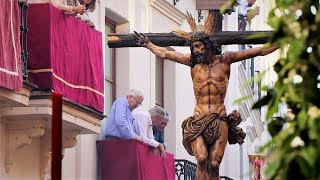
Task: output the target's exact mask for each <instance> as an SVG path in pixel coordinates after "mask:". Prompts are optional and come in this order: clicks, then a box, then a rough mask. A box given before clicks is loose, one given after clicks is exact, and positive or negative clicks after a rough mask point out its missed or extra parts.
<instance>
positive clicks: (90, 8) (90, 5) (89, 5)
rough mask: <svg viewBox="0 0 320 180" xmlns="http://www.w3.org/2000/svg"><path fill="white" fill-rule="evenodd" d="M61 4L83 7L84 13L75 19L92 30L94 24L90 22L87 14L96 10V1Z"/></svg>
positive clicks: (78, 0)
mask: <svg viewBox="0 0 320 180" xmlns="http://www.w3.org/2000/svg"><path fill="white" fill-rule="evenodd" d="M62 3H63V4H66V5H68V6H78V5H84V6H85V8H86V11H85V12H84V13H83V14H80V13H79V14H77V15H76V17H77V18H79V19H81V20H82V21H83V22H84V23H86V24H87V25H88V26H90V27H92V28H94V23H93V22H92V21H91V20H90V16H89V12H93V11H94V10H95V8H96V0H63V1H62Z"/></svg>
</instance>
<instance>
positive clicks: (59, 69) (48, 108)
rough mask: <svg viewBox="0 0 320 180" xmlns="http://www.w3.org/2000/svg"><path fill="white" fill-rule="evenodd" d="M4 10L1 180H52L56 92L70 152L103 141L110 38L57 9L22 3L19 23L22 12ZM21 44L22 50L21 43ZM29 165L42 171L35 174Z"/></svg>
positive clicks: (0, 59) (0, 90) (0, 55)
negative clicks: (85, 139) (83, 140)
mask: <svg viewBox="0 0 320 180" xmlns="http://www.w3.org/2000/svg"><path fill="white" fill-rule="evenodd" d="M4 3H5V4H4V5H3V6H2V8H0V15H1V17H5V18H3V19H4V21H0V25H1V28H0V31H1V33H3V34H4V35H3V36H1V35H0V40H2V42H5V44H2V45H1V48H0V49H1V51H0V70H1V71H0V78H1V81H0V102H1V105H0V144H2V145H1V147H0V179H10V178H13V179H15V178H16V179H19V178H21V177H24V178H26V179H34V178H35V177H38V176H39V177H41V179H45V178H44V177H46V176H48V174H49V172H50V163H49V162H50V158H51V157H50V156H51V131H52V129H51V123H52V122H51V116H52V100H51V94H52V92H53V91H56V92H60V93H62V94H63V112H62V120H63V149H66V148H71V147H74V146H75V145H76V144H77V140H76V137H77V136H78V135H80V134H99V133H100V120H101V119H103V118H104V115H103V113H102V112H103V104H104V101H103V99H104V94H103V93H104V89H103V58H102V34H101V32H98V31H96V30H94V29H92V28H90V27H88V26H87V25H85V24H84V23H82V22H81V21H80V20H78V19H76V18H74V17H71V16H69V15H67V14H65V13H63V12H61V11H59V10H58V9H56V8H54V7H53V6H51V5H49V4H29V5H27V4H26V3H19V4H20V5H21V9H20V13H21V16H20V17H19V9H18V4H17V5H16V6H15V5H13V6H10V4H8V3H10V1H5V2H4ZM26 8H27V9H28V10H27V11H26ZM8 11H9V12H11V13H4V14H2V13H1V12H8ZM8 14H13V17H11V19H10V17H8ZM26 19H28V21H27V20H26ZM19 21H20V27H19ZM6 24H9V25H10V26H6ZM19 28H20V31H21V36H20V37H19ZM8 37H10V38H8ZM11 37H13V38H11ZM19 38H20V40H21V41H20V42H19V41H16V40H15V39H19ZM27 45H28V46H27ZM6 47H9V48H6ZM12 47H14V48H12ZM21 49H22V50H21ZM26 70H27V71H26ZM26 73H28V74H26ZM23 79H24V80H23ZM26 147H27V148H26ZM28 149H29V150H28ZM30 149H32V150H30ZM17 154H19V155H20V158H18V157H17ZM21 156H23V158H21ZM22 160H26V161H30V162H31V161H32V162H34V163H35V165H34V167H33V168H31V169H30V168H29V169H28V168H27V166H26V164H25V163H22ZM23 162H24V161H23ZM26 168H27V169H28V170H26ZM39 169H40V172H39ZM28 175H29V176H28ZM36 179H39V178H36Z"/></svg>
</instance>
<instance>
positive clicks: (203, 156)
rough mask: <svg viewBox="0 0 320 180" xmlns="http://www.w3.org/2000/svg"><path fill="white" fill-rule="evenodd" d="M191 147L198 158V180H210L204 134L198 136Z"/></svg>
mask: <svg viewBox="0 0 320 180" xmlns="http://www.w3.org/2000/svg"><path fill="white" fill-rule="evenodd" d="M191 148H192V152H193V154H194V156H195V157H196V159H197V180H209V173H208V150H207V146H206V143H205V141H204V139H203V137H202V136H198V137H197V138H196V139H195V140H193V141H192V142H191Z"/></svg>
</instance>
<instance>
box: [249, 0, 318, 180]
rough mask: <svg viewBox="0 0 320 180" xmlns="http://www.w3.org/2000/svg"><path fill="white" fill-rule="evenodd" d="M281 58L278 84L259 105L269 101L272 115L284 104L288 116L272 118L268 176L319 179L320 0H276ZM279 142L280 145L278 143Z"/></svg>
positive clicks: (274, 23) (272, 17)
mask: <svg viewBox="0 0 320 180" xmlns="http://www.w3.org/2000/svg"><path fill="white" fill-rule="evenodd" d="M268 23H269V25H270V26H271V27H272V28H274V30H275V34H274V37H273V38H272V39H271V43H277V44H278V45H279V48H280V53H281V55H280V56H281V58H279V60H278V62H277V63H276V64H275V66H274V70H275V71H276V72H277V74H278V80H277V82H276V83H275V86H274V87H272V88H270V89H268V90H267V92H268V93H267V95H266V96H265V97H262V99H260V100H259V101H258V102H257V103H256V104H255V106H254V107H255V108H259V107H261V106H263V105H267V106H268V113H267V118H270V117H272V116H273V115H274V114H275V113H276V112H277V110H278V105H279V104H281V103H285V104H286V105H287V106H288V109H289V110H290V111H291V113H290V114H288V116H287V117H286V118H284V119H283V118H276V119H274V118H273V119H271V120H270V123H269V125H268V131H269V132H270V134H271V136H272V140H271V142H273V143H268V144H266V146H265V148H268V149H269V150H270V153H269V156H268V157H269V159H268V160H269V162H270V163H268V166H267V170H266V179H308V180H313V179H314V180H316V179H320V140H319V137H320V91H319V88H320V9H319V1H318V0H317V1H312V0H305V1H300V0H276V7H275V8H274V9H272V11H271V12H270V14H269V19H268ZM274 144H276V146H273V145H274Z"/></svg>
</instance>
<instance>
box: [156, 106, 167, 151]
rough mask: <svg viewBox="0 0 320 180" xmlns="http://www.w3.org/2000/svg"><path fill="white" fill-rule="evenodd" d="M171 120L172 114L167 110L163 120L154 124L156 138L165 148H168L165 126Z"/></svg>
mask: <svg viewBox="0 0 320 180" xmlns="http://www.w3.org/2000/svg"><path fill="white" fill-rule="evenodd" d="M169 121H171V116H170V114H169V113H168V112H165V116H164V118H163V119H162V121H159V122H157V123H155V124H153V126H152V129H153V136H154V139H155V140H156V141H158V142H159V143H161V144H162V145H163V147H164V149H167V145H166V143H165V142H164V128H165V127H166V126H167V124H168V122H169Z"/></svg>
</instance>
